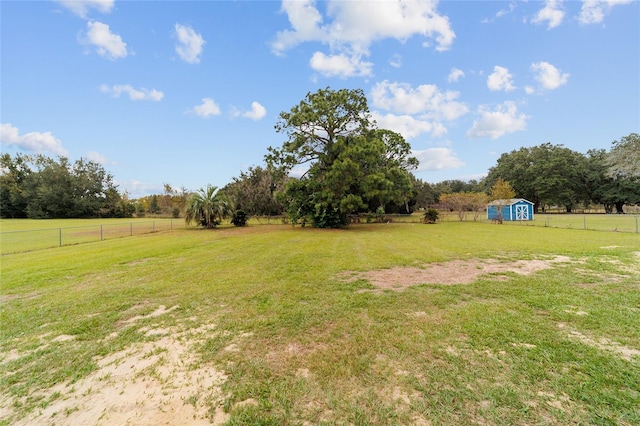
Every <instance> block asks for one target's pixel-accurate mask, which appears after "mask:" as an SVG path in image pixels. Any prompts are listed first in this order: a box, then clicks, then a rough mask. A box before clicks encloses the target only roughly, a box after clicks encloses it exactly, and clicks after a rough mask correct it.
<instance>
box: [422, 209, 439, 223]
mask: <svg viewBox="0 0 640 426" xmlns="http://www.w3.org/2000/svg"><path fill="white" fill-rule="evenodd" d="M439 216H440V214H439V213H438V210H436V209H434V208H433V207H429V208H428V209H427V210H425V212H424V219H423V222H424V223H436V221H437V220H438V217H439Z"/></svg>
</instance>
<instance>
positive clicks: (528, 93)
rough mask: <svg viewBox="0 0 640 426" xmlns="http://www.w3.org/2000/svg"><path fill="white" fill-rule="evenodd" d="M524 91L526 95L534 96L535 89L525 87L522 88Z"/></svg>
mask: <svg viewBox="0 0 640 426" xmlns="http://www.w3.org/2000/svg"><path fill="white" fill-rule="evenodd" d="M524 91H525V93H526V94H527V95H532V94H534V93H535V91H536V89H534V88H533V87H531V86H525V87H524Z"/></svg>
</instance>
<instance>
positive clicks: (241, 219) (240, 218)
mask: <svg viewBox="0 0 640 426" xmlns="http://www.w3.org/2000/svg"><path fill="white" fill-rule="evenodd" d="M248 219H249V217H248V216H247V214H246V213H245V212H244V210H241V209H238V210H236V211H235V212H233V217H232V218H231V223H233V225H234V226H247V220H248Z"/></svg>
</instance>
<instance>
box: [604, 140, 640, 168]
mask: <svg viewBox="0 0 640 426" xmlns="http://www.w3.org/2000/svg"><path fill="white" fill-rule="evenodd" d="M607 165H608V166H609V170H608V174H609V176H610V177H613V178H618V177H629V178H640V135H639V134H638V133H630V134H629V135H627V136H624V137H622V138H620V140H616V141H613V143H612V147H611V151H610V152H609V154H608V156H607Z"/></svg>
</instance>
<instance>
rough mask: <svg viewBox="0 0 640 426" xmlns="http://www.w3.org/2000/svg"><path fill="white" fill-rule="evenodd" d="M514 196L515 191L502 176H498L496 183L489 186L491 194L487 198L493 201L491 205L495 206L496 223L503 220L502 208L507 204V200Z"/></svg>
mask: <svg viewBox="0 0 640 426" xmlns="http://www.w3.org/2000/svg"><path fill="white" fill-rule="evenodd" d="M515 196H516V192H515V191H514V190H513V188H512V187H511V184H509V182H507V181H505V180H503V179H502V178H498V180H497V181H496V183H494V184H493V186H492V187H491V195H490V196H489V198H490V199H491V201H492V202H493V205H495V206H496V209H497V220H498V223H502V221H503V220H504V218H503V217H502V208H503V207H504V206H506V205H507V202H508V200H510V199H512V198H514V197H515Z"/></svg>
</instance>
